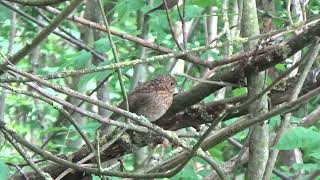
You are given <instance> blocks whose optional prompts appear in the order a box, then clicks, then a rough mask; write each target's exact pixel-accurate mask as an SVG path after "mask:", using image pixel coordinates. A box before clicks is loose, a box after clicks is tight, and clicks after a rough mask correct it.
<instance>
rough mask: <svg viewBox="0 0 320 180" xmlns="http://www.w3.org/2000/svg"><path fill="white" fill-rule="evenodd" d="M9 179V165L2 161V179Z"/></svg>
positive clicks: (0, 162)
mask: <svg viewBox="0 0 320 180" xmlns="http://www.w3.org/2000/svg"><path fill="white" fill-rule="evenodd" d="M8 177H9V169H8V167H7V165H6V164H5V163H4V162H3V161H2V160H1V159H0V179H3V180H6V179H8Z"/></svg>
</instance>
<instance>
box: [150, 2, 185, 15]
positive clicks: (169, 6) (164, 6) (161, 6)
mask: <svg viewBox="0 0 320 180" xmlns="http://www.w3.org/2000/svg"><path fill="white" fill-rule="evenodd" d="M165 2H166V3H165ZM178 3H179V0H163V1H162V3H161V4H160V5H159V6H158V7H156V8H153V9H151V10H150V11H148V12H147V13H146V15H148V14H150V13H152V12H154V11H157V10H165V9H166V4H167V8H168V9H171V8H173V7H174V6H175V5H177V4H178Z"/></svg>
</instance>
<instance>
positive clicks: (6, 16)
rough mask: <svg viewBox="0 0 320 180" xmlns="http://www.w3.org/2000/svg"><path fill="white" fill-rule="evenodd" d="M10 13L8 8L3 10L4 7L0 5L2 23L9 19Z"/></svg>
mask: <svg viewBox="0 0 320 180" xmlns="http://www.w3.org/2000/svg"><path fill="white" fill-rule="evenodd" d="M11 14H12V13H11V12H10V11H9V9H8V8H5V7H4V6H2V5H0V21H1V22H3V21H5V20H7V19H10V18H11Z"/></svg>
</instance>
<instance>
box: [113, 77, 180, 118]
mask: <svg viewBox="0 0 320 180" xmlns="http://www.w3.org/2000/svg"><path fill="white" fill-rule="evenodd" d="M176 84H177V81H176V79H175V77H174V76H171V75H162V76H158V77H155V78H154V79H152V80H150V81H147V82H144V83H142V84H140V85H138V86H137V87H136V88H135V90H134V91H133V92H131V93H130V94H129V95H128V103H129V111H130V112H132V113H136V114H137V115H142V116H145V117H146V118H148V119H149V120H150V121H151V122H153V121H156V120H157V119H159V118H160V117H161V116H162V115H164V113H165V112H166V111H167V110H168V109H169V107H170V106H171V104H172V100H173V93H174V90H175V86H176ZM118 107H119V108H121V109H125V102H122V103H121V104H120V105H119V106H118ZM118 117H119V114H117V113H114V114H112V116H111V117H110V119H117V118H118Z"/></svg>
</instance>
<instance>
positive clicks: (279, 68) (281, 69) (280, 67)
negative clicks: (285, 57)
mask: <svg viewBox="0 0 320 180" xmlns="http://www.w3.org/2000/svg"><path fill="white" fill-rule="evenodd" d="M276 69H277V70H278V71H281V72H283V71H285V70H286V66H285V64H277V65H276Z"/></svg>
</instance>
